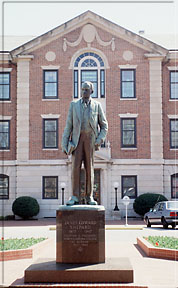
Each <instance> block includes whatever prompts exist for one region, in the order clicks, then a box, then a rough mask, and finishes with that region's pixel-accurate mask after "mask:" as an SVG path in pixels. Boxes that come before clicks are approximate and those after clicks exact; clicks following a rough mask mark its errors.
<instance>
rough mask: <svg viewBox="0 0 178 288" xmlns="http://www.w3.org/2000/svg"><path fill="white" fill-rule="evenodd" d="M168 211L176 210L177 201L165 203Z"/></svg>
mask: <svg viewBox="0 0 178 288" xmlns="http://www.w3.org/2000/svg"><path fill="white" fill-rule="evenodd" d="M167 208H168V209H178V201H175V202H174V201H173V202H167Z"/></svg>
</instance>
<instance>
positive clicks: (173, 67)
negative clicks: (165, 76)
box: [167, 66, 178, 72]
mask: <svg viewBox="0 0 178 288" xmlns="http://www.w3.org/2000/svg"><path fill="white" fill-rule="evenodd" d="M167 68H168V70H169V71H175V70H177V71H175V72H178V66H168V67H167Z"/></svg>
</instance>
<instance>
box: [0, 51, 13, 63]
mask: <svg viewBox="0 0 178 288" xmlns="http://www.w3.org/2000/svg"><path fill="white" fill-rule="evenodd" d="M10 60H12V57H11V55H10V53H0V63H9V61H10Z"/></svg>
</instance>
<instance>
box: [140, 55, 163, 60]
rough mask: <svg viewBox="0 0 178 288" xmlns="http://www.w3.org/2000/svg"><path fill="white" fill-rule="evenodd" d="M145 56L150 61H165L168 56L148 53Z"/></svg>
mask: <svg viewBox="0 0 178 288" xmlns="http://www.w3.org/2000/svg"><path fill="white" fill-rule="evenodd" d="M144 56H145V57H146V58H148V59H149V60H163V59H164V58H166V56H167V55H166V54H163V55H160V54H154V53H146V54H144Z"/></svg>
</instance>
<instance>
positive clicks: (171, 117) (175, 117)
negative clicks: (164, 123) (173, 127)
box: [167, 115, 178, 120]
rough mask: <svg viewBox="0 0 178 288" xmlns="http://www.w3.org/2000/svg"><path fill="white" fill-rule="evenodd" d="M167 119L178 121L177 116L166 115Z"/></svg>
mask: <svg viewBox="0 0 178 288" xmlns="http://www.w3.org/2000/svg"><path fill="white" fill-rule="evenodd" d="M167 117H168V118H169V119H177V120H178V115H167Z"/></svg>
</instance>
